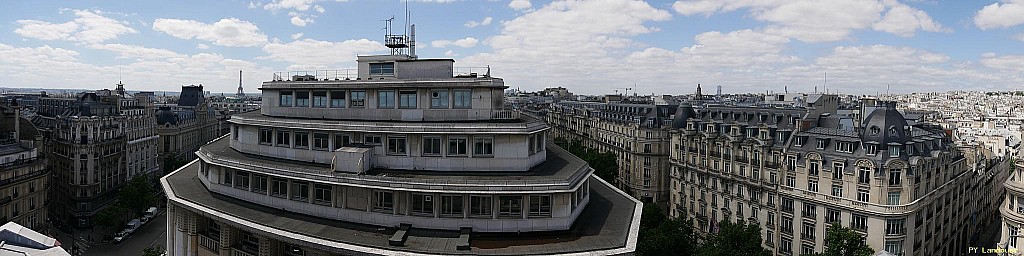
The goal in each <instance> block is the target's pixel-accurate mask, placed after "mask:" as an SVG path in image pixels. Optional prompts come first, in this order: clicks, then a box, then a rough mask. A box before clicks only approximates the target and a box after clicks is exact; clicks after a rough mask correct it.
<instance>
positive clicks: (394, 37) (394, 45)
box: [384, 0, 416, 58]
mask: <svg viewBox="0 0 1024 256" xmlns="http://www.w3.org/2000/svg"><path fill="white" fill-rule="evenodd" d="M404 2H405V26H404V27H403V28H402V29H403V30H402V31H403V32H402V34H401V35H398V34H392V31H394V29H393V28H392V22H394V21H395V17H394V16H391V18H389V19H386V20H384V22H385V26H384V46H387V47H388V48H390V49H391V55H408V56H410V57H413V58H415V57H416V25H410V24H409V23H410V15H411V14H410V12H409V1H408V0H406V1H404Z"/></svg>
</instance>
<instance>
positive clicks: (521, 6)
mask: <svg viewBox="0 0 1024 256" xmlns="http://www.w3.org/2000/svg"><path fill="white" fill-rule="evenodd" d="M508 7H509V8H512V9H513V10H526V9H530V8H531V7H533V4H532V3H530V0H512V1H511V2H509V3H508Z"/></svg>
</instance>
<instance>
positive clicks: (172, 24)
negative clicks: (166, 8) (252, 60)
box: [153, 18, 267, 47]
mask: <svg viewBox="0 0 1024 256" xmlns="http://www.w3.org/2000/svg"><path fill="white" fill-rule="evenodd" d="M153 30H156V31H160V32H164V33H167V34H168V35H171V36H173V37H177V38H181V39H192V38H196V39H199V40H204V41H209V42H213V44H215V45H221V46H236V47H252V46H260V45H263V44H265V43H267V35H265V34H263V32H260V30H259V28H258V27H256V25H255V24H252V23H249V22H248V21H243V20H239V19H236V18H227V19H221V20H220V21H217V22H215V23H213V24H206V23H203V22H199V21H195V20H177V19H156V21H154V22H153Z"/></svg>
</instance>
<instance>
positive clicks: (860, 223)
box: [850, 214, 868, 231]
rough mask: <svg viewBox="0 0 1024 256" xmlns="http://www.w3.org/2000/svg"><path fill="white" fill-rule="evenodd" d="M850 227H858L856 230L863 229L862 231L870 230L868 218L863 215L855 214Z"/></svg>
mask: <svg viewBox="0 0 1024 256" xmlns="http://www.w3.org/2000/svg"><path fill="white" fill-rule="evenodd" d="M850 228H852V229H856V230H861V231H867V230H868V218H867V217H864V216H861V215H857V214H854V215H853V217H851V218H850Z"/></svg>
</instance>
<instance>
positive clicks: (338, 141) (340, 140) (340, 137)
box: [334, 134, 352, 150]
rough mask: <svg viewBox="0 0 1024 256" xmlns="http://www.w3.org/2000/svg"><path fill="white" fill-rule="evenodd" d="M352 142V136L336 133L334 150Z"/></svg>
mask: <svg viewBox="0 0 1024 256" xmlns="http://www.w3.org/2000/svg"><path fill="white" fill-rule="evenodd" d="M351 143H352V136H349V135H348V134H335V135H334V150H338V149H339V148H341V147H345V146H348V145H349V144H351Z"/></svg>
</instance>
